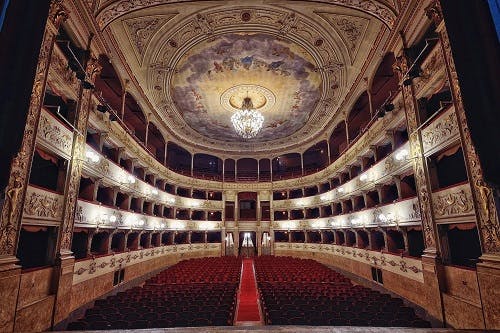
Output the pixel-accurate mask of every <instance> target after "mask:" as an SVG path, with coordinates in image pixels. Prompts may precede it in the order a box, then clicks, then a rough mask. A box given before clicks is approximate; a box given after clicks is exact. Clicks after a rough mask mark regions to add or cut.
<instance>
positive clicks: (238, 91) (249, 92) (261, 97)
mask: <svg viewBox="0 0 500 333" xmlns="http://www.w3.org/2000/svg"><path fill="white" fill-rule="evenodd" d="M246 97H250V99H251V100H252V104H253V108H254V109H258V110H259V111H260V112H265V111H268V110H270V109H271V108H272V107H273V106H274V104H275V103H276V96H275V95H274V93H273V92H272V91H271V90H269V89H267V88H265V87H263V86H259V85H257V84H239V85H237V86H233V87H231V88H229V89H227V90H226V91H224V92H223V93H222V95H221V96H220V104H221V106H222V107H223V108H224V109H225V110H226V111H229V112H236V111H239V110H241V105H242V104H243V100H244V99H245V98H246Z"/></svg>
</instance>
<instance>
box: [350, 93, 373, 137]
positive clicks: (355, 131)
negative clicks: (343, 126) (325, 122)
mask: <svg viewBox="0 0 500 333" xmlns="http://www.w3.org/2000/svg"><path fill="white" fill-rule="evenodd" d="M370 119H371V114H370V100H369V98H368V93H367V92H366V91H365V92H363V93H362V94H361V96H359V98H358V99H357V101H356V103H354V105H353V107H352V109H351V112H349V116H348V117H347V133H348V134H349V142H354V141H356V139H357V138H358V136H359V135H360V134H361V132H363V131H364V130H365V129H366V126H367V125H368V123H369V122H370Z"/></svg>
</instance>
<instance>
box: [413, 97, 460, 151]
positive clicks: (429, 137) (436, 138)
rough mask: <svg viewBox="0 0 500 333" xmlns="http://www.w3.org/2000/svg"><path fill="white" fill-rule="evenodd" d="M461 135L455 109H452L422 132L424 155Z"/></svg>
mask: <svg viewBox="0 0 500 333" xmlns="http://www.w3.org/2000/svg"><path fill="white" fill-rule="evenodd" d="M459 134H460V133H459V129H458V122H457V118H456V115H455V108H454V107H451V108H449V109H448V110H447V111H446V112H445V113H443V114H442V115H440V116H439V117H438V118H437V119H435V120H434V121H433V122H432V123H431V124H430V125H429V126H427V127H425V128H424V129H423V130H422V144H423V148H424V153H426V152H428V151H430V150H432V149H433V148H436V147H438V146H439V145H441V144H443V143H445V142H450V141H452V140H453V139H455V138H458V137H459Z"/></svg>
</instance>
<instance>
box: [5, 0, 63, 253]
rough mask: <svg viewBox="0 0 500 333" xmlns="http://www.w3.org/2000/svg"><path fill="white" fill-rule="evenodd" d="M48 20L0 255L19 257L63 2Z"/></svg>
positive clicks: (55, 4) (7, 205)
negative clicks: (18, 251)
mask: <svg viewBox="0 0 500 333" xmlns="http://www.w3.org/2000/svg"><path fill="white" fill-rule="evenodd" d="M48 17H49V19H48V20H47V23H46V24H45V32H44V35H43V39H42V44H41V47H40V53H39V55H38V64H37V68H36V72H35V76H34V83H33V88H32V90H31V99H30V104H29V109H28V112H27V117H26V126H25V128H24V137H23V141H22V143H21V147H20V149H19V152H18V154H17V155H16V156H15V157H14V159H13V160H12V163H11V169H10V176H9V183H8V185H7V187H6V189H5V202H4V204H3V206H2V211H1V215H0V255H15V253H16V247H17V238H18V234H19V228H20V224H21V217H22V212H23V205H22V203H23V202H24V200H25V197H26V190H27V186H28V181H29V174H30V167H31V160H32V158H33V153H34V150H35V141H36V136H37V131H38V124H39V121H40V112H41V107H42V102H43V96H44V92H45V87H46V84H47V76H48V72H49V67H50V66H49V65H50V59H51V54H52V50H53V47H54V42H55V36H56V34H57V30H58V28H59V25H60V24H61V23H62V22H63V21H64V20H65V19H66V18H67V11H66V8H65V7H64V5H63V4H62V0H53V1H52V2H51V4H50V9H49V16H48Z"/></svg>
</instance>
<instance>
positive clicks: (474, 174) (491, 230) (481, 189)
mask: <svg viewBox="0 0 500 333" xmlns="http://www.w3.org/2000/svg"><path fill="white" fill-rule="evenodd" d="M427 13H428V16H430V17H431V18H432V19H434V20H435V21H436V22H437V23H439V26H438V31H439V35H440V39H441V45H442V52H443V57H444V59H445V63H446V69H447V74H448V80H449V82H450V87H451V92H452V94H453V103H454V105H455V113H456V116H457V119H458V123H459V130H460V137H461V140H462V148H463V153H464V157H465V163H466V167H467V173H468V175H469V182H470V184H471V190H472V198H473V200H474V206H475V210H476V216H477V224H478V229H479V230H480V235H481V241H482V242H481V243H482V249H483V254H485V253H496V254H499V253H500V223H499V219H498V215H497V209H496V204H495V199H494V197H493V190H492V189H491V188H490V187H489V186H488V185H486V183H485V182H484V177H483V170H482V168H481V162H480V160H479V156H478V153H477V151H476V148H475V147H474V143H473V142H472V138H471V135H470V131H469V125H468V123H467V116H466V113H465V108H464V104H463V100H462V93H461V90H460V82H459V80H458V75H457V71H456V67H455V61H454V59H453V52H452V50H451V46H450V40H449V37H448V32H447V30H446V27H445V24H444V22H443V20H442V18H443V15H442V10H441V5H440V3H439V1H434V2H433V4H432V6H430V7H429V8H428V11H427Z"/></svg>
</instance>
